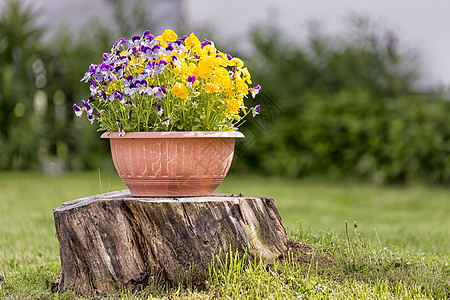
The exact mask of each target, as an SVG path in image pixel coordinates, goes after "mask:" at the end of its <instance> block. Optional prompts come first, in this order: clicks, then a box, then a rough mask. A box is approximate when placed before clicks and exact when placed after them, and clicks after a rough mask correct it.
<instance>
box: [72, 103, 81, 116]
mask: <svg viewBox="0 0 450 300" xmlns="http://www.w3.org/2000/svg"><path fill="white" fill-rule="evenodd" d="M73 110H74V111H75V115H76V116H77V117H79V118H81V116H82V115H83V110H82V109H81V108H80V107H79V106H78V105H76V104H74V105H73Z"/></svg>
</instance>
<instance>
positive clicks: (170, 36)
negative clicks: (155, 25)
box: [162, 29, 178, 42]
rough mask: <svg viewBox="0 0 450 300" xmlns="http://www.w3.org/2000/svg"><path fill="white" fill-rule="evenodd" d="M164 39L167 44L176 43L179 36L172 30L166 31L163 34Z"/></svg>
mask: <svg viewBox="0 0 450 300" xmlns="http://www.w3.org/2000/svg"><path fill="white" fill-rule="evenodd" d="M162 38H163V40H164V41H165V42H175V41H176V40H177V38H178V36H177V34H176V33H175V31H173V30H172V29H166V30H165V31H164V32H163V34H162Z"/></svg>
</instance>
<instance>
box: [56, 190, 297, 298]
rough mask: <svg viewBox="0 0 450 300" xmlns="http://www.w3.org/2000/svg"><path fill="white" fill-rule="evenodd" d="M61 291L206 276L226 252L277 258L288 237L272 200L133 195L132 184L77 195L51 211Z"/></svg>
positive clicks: (106, 288) (201, 279)
mask: <svg viewBox="0 0 450 300" xmlns="http://www.w3.org/2000/svg"><path fill="white" fill-rule="evenodd" d="M53 213H54V218H55V227H56V235H57V237H58V240H59V247H60V257H61V276H60V282H59V290H60V291H62V292H64V291H65V290H67V289H68V288H70V289H75V290H76V291H78V292H80V293H81V294H85V295H86V294H89V293H90V292H92V291H93V290H97V291H100V292H107V291H110V290H112V289H114V288H115V287H119V286H131V287H134V286H139V285H147V284H148V283H149V282H151V280H153V279H154V276H158V277H159V278H160V280H162V281H163V282H168V283H173V284H176V283H178V282H180V280H182V279H183V278H185V276H187V275H188V276H190V280H192V284H194V285H201V284H203V283H204V282H205V279H206V275H207V271H208V267H209V266H210V263H211V261H212V259H213V258H214V257H215V256H216V255H219V254H220V253H222V254H224V253H227V252H228V251H229V250H232V251H238V252H240V253H243V252H244V251H246V252H247V255H248V257H249V258H254V257H257V258H262V259H264V260H266V261H267V262H269V263H271V262H273V261H274V260H275V259H276V258H277V257H279V256H280V255H281V254H282V253H283V252H284V251H285V250H286V249H287V243H288V236H287V234H286V229H285V228H284V226H283V224H282V221H281V218H280V216H279V214H278V211H277V208H276V206H275V203H274V201H273V199H271V198H264V197H263V198H258V197H245V196H241V195H240V196H235V195H226V194H217V195H215V196H211V197H190V198H136V197H132V196H130V194H129V191H128V190H124V191H119V192H111V193H107V194H101V195H96V196H91V197H87V198H82V199H77V200H73V201H69V202H66V203H64V204H63V205H62V206H61V207H58V208H56V209H54V211H53Z"/></svg>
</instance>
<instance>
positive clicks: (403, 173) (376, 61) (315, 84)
mask: <svg viewBox="0 0 450 300" xmlns="http://www.w3.org/2000/svg"><path fill="white" fill-rule="evenodd" d="M353 29H354V34H353V35H352V36H351V38H336V37H329V36H323V35H321V34H320V33H317V32H316V33H315V34H313V35H312V36H311V37H310V39H309V40H308V42H307V43H306V44H305V45H302V46H298V45H292V44H289V43H287V42H284V41H283V38H284V37H283V36H281V35H280V34H279V33H278V32H277V31H276V30H271V31H270V30H265V31H255V32H254V35H253V37H254V45H255V46H256V47H255V49H256V50H257V54H256V55H254V56H253V58H254V60H253V68H252V69H253V70H256V72H253V73H254V79H255V81H257V82H259V83H261V85H262V86H263V90H264V92H265V94H263V95H262V97H261V98H260V101H261V102H262V112H263V113H262V116H261V118H260V119H259V120H258V119H255V120H249V122H247V124H245V125H246V128H243V131H244V132H246V135H247V140H246V141H244V142H242V145H241V146H242V147H243V148H245V151H242V152H239V154H240V155H241V159H240V160H239V168H247V169H248V170H257V172H260V173H265V174H278V175H285V176H291V177H300V176H305V175H311V174H321V175H323V174H326V175H328V176H331V177H342V176H352V177H358V178H366V179H370V180H373V181H375V182H410V181H416V180H424V181H427V182H441V183H448V182H450V123H449V122H448V120H449V117H450V102H449V101H448V100H444V99H442V98H441V97H440V96H439V95H438V94H437V93H427V94H425V93H424V94H419V93H417V92H415V91H414V89H413V87H414V82H415V79H416V78H417V77H418V72H417V70H416V69H415V66H416V64H415V57H414V55H413V54H411V53H408V52H401V51H400V50H399V49H400V46H399V45H398V40H397V38H396V37H395V35H394V34H393V33H392V32H389V31H378V30H377V29H376V26H373V25H372V24H370V23H368V22H367V21H366V20H363V19H356V20H355V23H354V27H353ZM264 110H266V111H264Z"/></svg>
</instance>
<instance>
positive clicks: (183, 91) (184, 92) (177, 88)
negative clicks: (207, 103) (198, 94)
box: [171, 82, 188, 99]
mask: <svg viewBox="0 0 450 300" xmlns="http://www.w3.org/2000/svg"><path fill="white" fill-rule="evenodd" d="M171 92H172V93H174V94H175V95H177V96H178V97H180V98H181V99H185V98H187V96H188V88H187V87H186V86H185V85H184V84H182V83H179V82H178V83H177V84H175V85H174V86H173V88H172V90H171Z"/></svg>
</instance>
